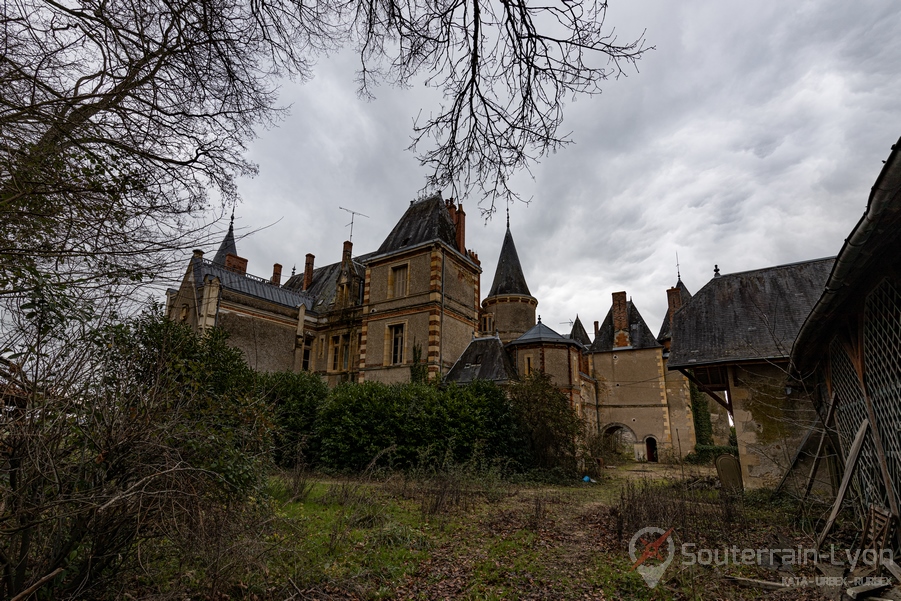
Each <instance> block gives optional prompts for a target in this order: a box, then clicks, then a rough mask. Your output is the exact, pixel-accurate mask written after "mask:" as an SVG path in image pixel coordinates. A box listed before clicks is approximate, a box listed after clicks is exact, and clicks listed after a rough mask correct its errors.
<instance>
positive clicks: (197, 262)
mask: <svg viewBox="0 0 901 601" xmlns="http://www.w3.org/2000/svg"><path fill="white" fill-rule="evenodd" d="M191 262H192V268H193V272H194V284H195V286H196V287H197V291H198V295H199V294H200V289H201V288H202V287H203V285H204V281H205V280H206V278H207V276H213V277H217V278H219V283H220V285H221V286H222V287H223V288H225V289H226V290H233V291H235V292H239V293H241V294H246V295H248V296H253V297H255V298H259V299H262V300H265V301H269V302H271V303H275V304H277V305H282V306H284V307H291V308H296V307H299V306H300V305H301V304H303V305H305V306H306V308H307V309H311V308H312V307H313V297H312V296H310V295H308V294H305V293H303V292H296V291H294V290H289V289H287V288H284V287H282V286H276V285H275V284H270V283H269V282H268V281H266V280H265V279H264V278H260V277H256V276H252V275H246V274H243V273H236V272H234V271H231V270H228V269H226V268H225V267H223V266H222V265H218V264H216V263H214V262H213V261H207V260H206V259H203V258H202V257H193V258H192V259H191ZM198 301H199V298H198Z"/></svg>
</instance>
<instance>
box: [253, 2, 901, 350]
mask: <svg viewBox="0 0 901 601" xmlns="http://www.w3.org/2000/svg"><path fill="white" fill-rule="evenodd" d="M610 4H611V6H610V9H609V12H608V19H607V23H608V25H610V26H615V27H616V31H617V34H618V35H620V36H622V39H627V38H634V37H637V36H638V35H640V34H641V32H642V31H643V30H646V34H645V35H646V38H647V40H648V42H649V43H650V44H651V45H654V46H655V47H656V50H654V51H653V52H649V53H648V54H647V55H646V56H645V58H644V59H643V60H641V61H640V64H639V70H640V71H639V72H635V73H630V74H629V76H628V77H626V78H620V79H619V80H616V81H609V82H607V83H606V85H605V87H604V93H603V94H602V95H601V96H598V97H596V98H590V99H587V98H582V99H579V100H578V101H576V102H570V103H569V104H568V105H567V107H566V109H565V110H566V122H565V124H564V129H565V130H567V131H572V137H573V139H574V141H575V144H573V145H571V146H570V147H568V148H566V149H565V150H563V151H561V152H559V153H557V154H556V155H553V156H551V157H549V158H547V159H546V160H544V161H543V162H542V163H541V164H540V165H537V166H536V167H535V168H534V170H533V175H534V179H530V178H528V177H520V178H518V179H517V186H518V190H519V191H520V192H521V194H522V195H523V196H524V197H525V198H531V199H532V201H531V203H529V204H528V205H525V204H515V205H513V206H512V207H511V226H512V227H511V229H512V231H513V236H514V239H515V240H516V245H517V248H518V250H519V255H520V259H521V261H522V264H523V267H524V269H525V275H526V279H527V281H528V283H529V287H530V289H531V291H532V294H533V295H534V296H535V297H536V298H538V301H539V305H538V313H539V314H540V315H541V316H542V317H543V321H544V323H546V324H547V325H549V326H551V327H553V328H554V329H556V330H558V331H560V332H561V333H563V332H566V331H568V329H569V325H568V322H569V320H570V319H572V318H573V317H575V315H576V314H579V315H580V316H581V318H582V321H583V323H584V324H585V326H586V328H587V329H589V333H590V330H591V322H592V321H594V320H601V319H603V317H604V316H605V315H606V313H607V311H608V309H609V307H610V302H611V298H610V295H611V293H612V292H615V291H618V290H626V291H627V292H628V293H629V295H630V296H631V297H632V299H633V301H634V302H635V304H636V305H637V307H638V308H639V309H640V310H641V312H642V315H643V316H644V317H645V320H646V321H647V322H648V324H649V325H650V327H651V329H652V330H653V331H654V332H655V333H656V331H657V329H658V328H659V326H660V323H661V321H662V319H663V315H664V312H665V307H666V292H665V291H666V289H667V288H668V287H670V286H672V285H673V284H674V283H675V281H676V254H677V253H678V256H679V263H680V264H681V273H682V280H683V281H684V282H685V284H686V285H687V286H688V288H689V290H690V291H691V292H695V291H697V290H698V289H699V288H701V287H702V286H703V285H704V284H705V283H706V282H707V281H708V280H709V279H710V278H711V276H712V275H713V266H714V264H718V265H719V266H720V269H721V271H722V272H723V273H731V272H736V271H744V270H748V269H756V268H760V267H766V266H771V265H778V264H783V263H791V262H794V261H803V260H807V259H813V258H818V257H824V256H831V255H834V254H836V253H837V252H838V250H839V249H840V247H841V244H842V241H843V240H844V238H845V236H847V234H848V233H849V232H850V231H851V228H852V227H853V226H854V224H855V223H856V222H857V220H858V219H859V218H860V216H861V214H862V212H863V210H864V208H865V207H866V201H867V196H868V194H869V190H870V187H871V186H872V184H873V182H874V180H875V178H876V176H877V175H878V173H879V170H880V168H881V166H882V160H884V159H885V158H886V157H887V156H888V153H889V151H890V147H891V145H892V144H893V143H894V142H895V141H896V140H897V139H898V137H899V136H901V3H899V2H897V1H896V0H862V1H859V2H847V1H845V0H841V1H840V0H818V1H815V2H809V1H804V0H796V1H793V2H784V1H776V0H759V1H758V2H746V1H745V2H738V1H732V0H721V1H718V2H709V1H702V0H678V1H676V0H610ZM354 68H355V64H354V59H353V57H352V56H349V55H344V54H339V55H337V56H333V57H331V58H329V59H327V60H322V61H320V63H319V65H318V67H317V69H316V77H315V79H313V80H312V81H310V82H308V83H306V84H304V85H296V84H292V83H290V82H285V83H284V84H283V86H282V89H281V102H282V103H284V104H290V105H291V113H290V116H289V117H288V118H287V119H285V120H284V121H283V122H281V123H280V124H279V126H278V127H277V128H273V129H271V130H268V131H265V132H261V135H260V137H259V138H258V139H257V140H255V141H254V143H253V144H252V145H251V146H250V149H249V153H250V158H251V159H252V160H253V161H255V162H256V163H258V165H259V168H260V173H259V176H258V177H256V178H254V179H249V180H242V181H241V183H240V186H239V188H240V191H241V194H242V197H243V202H242V204H241V205H239V206H238V209H237V215H236V225H237V226H238V227H239V228H242V229H243V230H244V231H245V232H247V231H251V230H254V229H257V228H261V227H264V226H270V227H268V228H266V229H264V230H262V231H258V232H256V233H254V234H252V235H250V236H247V237H245V238H244V239H243V240H241V241H239V243H238V250H239V252H240V254H241V255H242V256H244V257H246V258H248V259H249V261H250V263H249V266H248V269H249V271H250V272H251V273H255V274H259V275H263V276H268V275H270V274H271V266H272V264H273V263H275V262H279V263H282V264H283V265H285V269H286V271H288V272H290V269H291V266H292V265H294V264H296V265H297V266H298V269H303V261H304V259H303V257H304V255H305V254H306V253H308V252H312V253H313V254H315V255H316V263H317V265H325V264H327V263H331V262H334V261H337V260H339V258H340V254H341V244H342V241H343V240H345V239H346V238H347V235H348V233H349V232H348V229H349V228H347V227H346V224H347V223H348V222H349V215H348V214H347V213H345V212H344V211H341V210H340V209H339V208H338V207H339V206H343V207H346V208H349V209H353V210H356V211H360V212H362V213H365V214H366V215H368V216H369V218H368V219H365V218H358V219H357V221H356V224H355V227H354V236H353V237H354V240H353V241H354V248H355V251H357V252H360V253H362V252H368V251H372V250H374V249H376V248H377V247H378V246H379V244H381V241H382V240H383V239H384V238H385V236H387V234H388V233H389V232H390V230H391V228H392V226H393V225H394V223H395V222H396V221H397V220H398V219H399V218H400V216H401V215H402V214H403V212H404V210H405V209H406V207H407V206H408V205H409V201H410V200H411V199H413V198H415V197H416V196H417V193H418V192H419V190H420V188H421V187H422V186H423V184H424V175H425V170H424V169H423V168H421V167H420V166H419V165H418V163H417V161H416V159H415V157H414V156H413V154H412V153H410V152H408V151H406V150H405V149H406V147H407V146H408V145H409V141H410V135H411V125H412V121H413V119H414V118H415V116H416V115H417V114H418V113H419V111H420V110H421V109H422V110H425V111H428V110H429V109H430V108H432V105H431V104H430V103H432V102H433V99H434V96H432V95H431V94H429V93H424V92H422V91H421V90H415V89H414V90H393V89H390V88H382V89H381V90H380V92H379V94H378V97H377V99H376V100H375V101H371V102H367V101H364V100H360V99H358V98H357V97H356V95H355V93H354V90H355V85H354V81H353V79H354ZM463 203H464V206H465V208H466V210H467V213H468V220H467V246H469V247H470V248H472V249H473V250H475V251H476V252H477V253H479V256H480V258H481V260H482V268H483V270H484V273H483V275H482V288H483V291H487V289H488V287H489V286H490V285H491V280H492V278H493V276H494V269H495V264H496V260H497V254H498V252H499V251H500V245H501V241H502V239H503V234H504V228H505V223H504V219H503V216H502V215H501V216H499V217H495V218H494V219H492V220H490V221H488V222H485V221H484V220H482V219H480V217H479V212H478V210H477V208H476V206H475V202H474V201H472V200H466V199H464V200H463ZM270 224H271V225H270ZM563 322H567V323H563Z"/></svg>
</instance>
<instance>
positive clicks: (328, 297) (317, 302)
mask: <svg viewBox="0 0 901 601" xmlns="http://www.w3.org/2000/svg"><path fill="white" fill-rule="evenodd" d="M371 255H372V253H369V254H365V255H360V256H358V257H354V258H353V267H354V271H355V272H356V275H357V276H359V277H360V278H361V279H363V278H365V276H366V265H365V261H366V259H368V258H369V257H370V256H371ZM340 276H341V262H340V261H339V262H337V263H332V264H330V265H324V266H322V267H317V268H316V269H314V270H313V281H312V282H311V284H310V287H309V288H308V289H307V290H304V291H303V294H306V295H308V296H310V297H311V298H312V299H313V301H312V307H311V309H312V310H313V311H316V312H323V311H327V310H328V309H329V307H330V306H331V305H333V304H334V302H335V295H336V294H337V293H338V278H339V277H340ZM283 288H287V289H288V290H293V291H295V292H301V291H302V289H303V272H301V273H298V274H295V275H292V276H291V277H290V278H288V281H287V282H285V284H284V286H283ZM352 293H353V294H358V292H357V291H356V290H354V291H352Z"/></svg>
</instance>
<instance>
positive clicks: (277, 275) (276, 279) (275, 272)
mask: <svg viewBox="0 0 901 601" xmlns="http://www.w3.org/2000/svg"><path fill="white" fill-rule="evenodd" d="M269 283H270V284H275V285H276V286H281V284H282V266H281V265H280V264H278V263H275V264H274V265H273V266H272V279H271V280H269Z"/></svg>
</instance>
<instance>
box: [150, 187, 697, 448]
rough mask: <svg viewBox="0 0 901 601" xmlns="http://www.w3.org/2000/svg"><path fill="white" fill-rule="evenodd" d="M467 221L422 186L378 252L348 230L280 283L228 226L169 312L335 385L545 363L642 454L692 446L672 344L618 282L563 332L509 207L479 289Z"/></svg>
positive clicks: (597, 424) (494, 372) (265, 366)
mask: <svg viewBox="0 0 901 601" xmlns="http://www.w3.org/2000/svg"><path fill="white" fill-rule="evenodd" d="M465 232H466V213H465V212H464V210H463V206H462V204H457V203H455V202H454V201H453V200H443V199H442V198H441V196H440V194H438V195H434V196H430V197H428V198H423V199H420V200H417V201H413V202H411V203H410V206H409V207H408V208H407V210H406V212H405V213H404V215H403V216H402V217H401V218H400V220H399V221H398V222H397V224H396V225H395V226H394V228H393V229H392V231H391V232H390V233H389V234H388V236H387V238H385V240H384V242H383V243H382V244H381V246H380V247H379V248H378V249H377V250H375V251H374V252H370V253H366V254H357V255H355V254H354V252H353V245H352V244H351V243H350V242H345V243H344V248H343V253H342V258H341V261H340V262H338V263H334V264H331V265H326V266H322V267H316V266H315V257H314V256H313V255H312V254H308V255H307V256H306V261H305V265H304V271H303V273H298V274H296V275H292V276H291V277H290V278H288V279H287V281H285V282H284V283H282V281H281V279H282V278H281V269H282V268H281V265H278V264H276V265H275V266H273V272H272V276H271V277H270V278H268V279H266V278H261V277H256V276H252V275H249V274H248V273H247V260H246V259H244V258H242V257H240V256H239V255H238V252H237V247H236V245H235V239H234V231H233V228H232V227H231V226H230V227H229V230H228V233H227V234H226V236H225V239H224V240H223V242H222V244H221V246H220V248H219V250H218V252H217V253H216V255H215V256H214V257H213V259H212V260H209V259H207V258H206V257H205V256H204V253H202V252H201V251H195V253H194V256H193V257H192V258H191V260H190V261H189V264H188V268H187V270H186V273H185V277H184V279H183V281H182V284H181V286H180V287H179V288H178V289H174V290H170V291H169V292H168V294H167V308H168V314H169V316H170V318H171V319H175V320H179V321H184V322H187V323H189V324H190V325H192V326H193V327H195V328H196V329H198V330H205V329H207V328H210V327H214V326H220V327H222V328H224V329H226V330H227V331H228V332H229V333H230V342H231V344H233V345H234V346H236V347H237V348H240V349H241V350H242V351H243V352H244V354H245V356H246V357H247V360H248V362H249V364H250V365H251V366H252V367H254V368H255V369H259V370H266V371H277V370H295V371H301V370H303V371H309V372H312V373H316V374H319V375H320V376H321V377H322V378H323V379H325V380H326V382H327V383H328V384H329V385H337V384H338V383H340V382H344V381H358V382H362V381H379V382H386V383H390V382H404V381H409V379H410V377H411V367H412V366H413V364H414V362H416V361H420V362H422V363H423V364H425V366H426V369H427V373H428V376H429V379H432V380H434V379H443V380H445V381H447V382H457V383H460V384H465V383H467V382H470V381H472V380H474V379H477V378H478V379H488V380H493V381H495V382H498V383H500V384H504V383H506V382H509V381H510V380H513V379H516V378H518V377H519V376H521V375H527V374H529V373H531V372H532V371H535V370H539V371H542V372H544V373H547V374H549V375H550V376H551V377H552V379H553V381H554V383H555V384H556V386H557V387H558V388H559V389H560V390H561V392H563V393H564V394H565V395H566V396H567V397H568V398H569V399H570V401H571V402H572V403H573V406H574V407H575V408H576V409H577V410H578V411H579V413H580V414H581V415H582V417H583V418H585V419H586V421H587V422H588V423H589V424H590V425H591V427H592V429H593V430H594V431H596V432H598V433H602V434H609V435H611V436H616V437H617V439H618V440H623V441H627V442H628V443H629V444H631V445H634V453H635V458H636V459H648V460H651V461H655V460H657V459H658V458H660V457H662V456H663V455H664V454H665V453H673V454H675V453H678V452H679V451H680V450H681V453H682V455H685V454H687V453H689V452H690V451H691V450H692V449H693V447H694V430H693V426H692V417H691V409H690V401H689V398H690V395H689V393H688V383H687V380H686V379H685V378H684V377H683V376H682V375H681V374H678V373H675V372H673V373H668V372H667V371H666V369H665V361H666V356H667V350H668V346H666V344H667V343H666V342H665V341H663V340H662V339H661V340H658V339H657V338H654V336H653V335H652V334H651V332H650V330H649V329H648V327H647V325H646V324H645V322H644V320H643V318H642V317H641V315H640V313H639V312H638V309H637V308H636V307H635V305H634V304H633V303H632V302H631V301H630V300H627V299H626V293H625V292H618V293H615V294H614V295H613V305H612V307H611V308H610V311H609V312H608V314H607V317H606V319H605V320H604V321H603V325H601V324H599V322H595V336H594V340H593V341H592V340H591V339H590V338H589V336H588V334H587V332H586V331H585V328H584V326H583V325H582V323H581V321H580V319H579V317H578V316H577V317H576V320H575V322H574V324H573V327H572V331H571V332H570V333H569V334H568V335H562V334H559V333H557V332H555V331H554V330H553V329H551V328H549V327H548V326H546V325H545V324H543V323H541V319H540V317H538V318H537V319H536V310H537V307H538V299H536V298H535V297H534V296H532V294H531V293H530V291H529V287H528V285H527V283H526V279H525V276H524V273H523V269H522V265H521V264H520V260H519V256H518V254H517V252H516V246H515V243H514V241H513V235H512V233H511V231H510V224H509V220H508V223H507V231H506V234H505V236H504V240H503V243H502V245H501V252H500V257H499V260H498V265H497V270H496V273H495V274H494V279H493V281H492V285H491V288H490V289H489V292H488V294H487V296H486V297H485V298H484V300H482V299H481V290H480V278H481V273H482V270H481V267H480V262H479V258H478V256H477V255H476V254H475V253H473V252H472V251H471V250H468V249H467V248H466V239H465ZM677 286H681V281H680V282H679V283H678V285H677ZM480 301H481V302H480ZM673 311H674V308H673V307H672V306H671V310H670V314H669V315H668V316H667V320H670V319H671V318H672V313H673ZM664 330H666V331H667V332H668V331H669V330H668V329H667V327H666V326H665V327H664V328H663V329H662V330H661V336H663V334H664ZM677 431H678V432H677ZM680 443H681V444H680Z"/></svg>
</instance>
